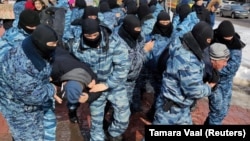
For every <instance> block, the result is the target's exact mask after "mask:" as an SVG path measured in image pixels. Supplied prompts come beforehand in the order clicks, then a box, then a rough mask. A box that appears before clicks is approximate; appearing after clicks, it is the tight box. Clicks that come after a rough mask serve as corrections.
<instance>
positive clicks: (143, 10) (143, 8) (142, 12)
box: [137, 3, 151, 20]
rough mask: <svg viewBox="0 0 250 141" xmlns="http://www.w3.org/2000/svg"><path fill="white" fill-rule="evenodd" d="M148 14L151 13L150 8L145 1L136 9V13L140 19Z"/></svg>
mask: <svg viewBox="0 0 250 141" xmlns="http://www.w3.org/2000/svg"><path fill="white" fill-rule="evenodd" d="M149 14H151V10H150V8H149V6H148V5H147V4H145V3H142V4H141V5H140V6H139V7H138V9H137V15H138V17H139V19H140V20H142V19H143V18H145V17H146V16H147V15H149Z"/></svg>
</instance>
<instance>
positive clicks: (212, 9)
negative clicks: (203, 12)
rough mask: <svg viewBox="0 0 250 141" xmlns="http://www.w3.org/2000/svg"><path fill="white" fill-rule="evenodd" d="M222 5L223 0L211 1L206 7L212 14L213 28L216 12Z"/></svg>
mask: <svg viewBox="0 0 250 141" xmlns="http://www.w3.org/2000/svg"><path fill="white" fill-rule="evenodd" d="M220 5H221V0H209V1H208V4H207V6H206V8H207V10H208V11H209V12H210V23H211V26H212V27H213V26H214V22H215V16H216V10H217V9H218V8H219V6H220Z"/></svg>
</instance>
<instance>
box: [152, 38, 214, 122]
mask: <svg viewBox="0 0 250 141" xmlns="http://www.w3.org/2000/svg"><path fill="white" fill-rule="evenodd" d="M192 40H195V39H194V38H193V39H192ZM173 42H174V43H173V44H171V46H170V57H169V59H168V61H167V66H166V67H167V68H166V70H165V71H164V72H163V79H162V86H161V93H160V95H159V96H158V97H157V101H156V112H155V116H154V121H153V124H155V125H157V124H167V125H173V124H192V118H191V114H190V106H191V104H192V103H193V101H194V100H195V99H198V98H202V97H205V96H208V95H210V94H211V88H210V86H209V85H208V84H204V83H203V79H202V78H203V71H204V66H205V64H204V62H203V61H202V60H201V58H200V59H199V58H198V57H197V56H196V55H195V54H194V53H193V52H192V51H191V50H190V48H189V47H188V46H186V45H182V44H181V40H180V39H179V38H176V39H175V41H173ZM166 104H170V106H167V105H166Z"/></svg>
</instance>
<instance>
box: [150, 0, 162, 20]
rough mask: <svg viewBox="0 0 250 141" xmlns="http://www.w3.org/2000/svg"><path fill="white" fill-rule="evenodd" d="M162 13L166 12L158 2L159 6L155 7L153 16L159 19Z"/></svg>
mask: <svg viewBox="0 0 250 141" xmlns="http://www.w3.org/2000/svg"><path fill="white" fill-rule="evenodd" d="M161 11H165V9H164V7H163V6H162V5H161V4H160V3H158V2H157V4H156V5H155V9H154V11H153V13H152V15H153V16H154V17H155V18H157V16H158V14H159V13H160V12H161Z"/></svg>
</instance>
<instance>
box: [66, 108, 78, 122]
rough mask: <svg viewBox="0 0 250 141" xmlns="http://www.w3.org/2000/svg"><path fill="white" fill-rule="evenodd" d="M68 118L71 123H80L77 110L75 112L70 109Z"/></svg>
mask: <svg viewBox="0 0 250 141" xmlns="http://www.w3.org/2000/svg"><path fill="white" fill-rule="evenodd" d="M68 116H69V120H70V122H71V123H79V122H78V117H77V111H76V109H74V110H71V109H70V110H69V113H68Z"/></svg>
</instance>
